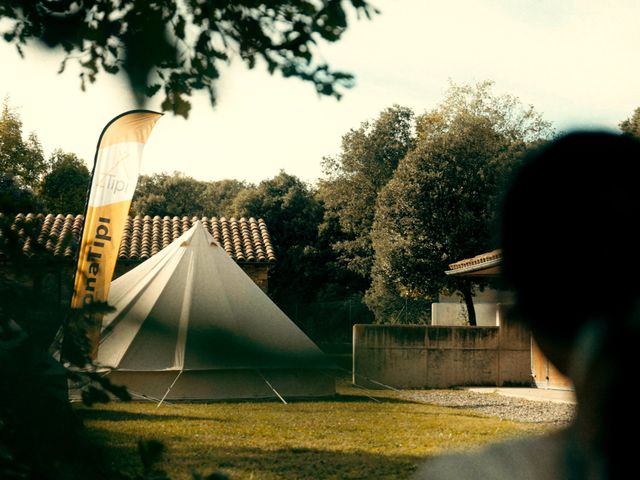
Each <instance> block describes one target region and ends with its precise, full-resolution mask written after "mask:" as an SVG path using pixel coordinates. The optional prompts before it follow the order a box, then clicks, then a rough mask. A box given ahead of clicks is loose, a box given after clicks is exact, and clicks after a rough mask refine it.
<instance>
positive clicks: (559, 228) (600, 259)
mask: <svg viewBox="0 0 640 480" xmlns="http://www.w3.org/2000/svg"><path fill="white" fill-rule="evenodd" d="M638 223H640V142H638V141H636V140H634V139H632V138H630V137H626V136H622V135H615V134H610V133H602V132H580V133H572V134H569V135H566V136H563V137H561V138H559V139H557V140H555V141H553V142H551V143H549V144H547V145H545V146H544V147H542V148H540V149H539V150H537V151H535V152H533V153H532V154H531V155H530V156H529V157H528V158H527V159H525V161H524V163H523V165H522V166H521V168H520V169H519V170H518V172H517V173H516V175H515V177H514V180H513V182H512V184H511V186H510V188H509V190H508V192H507V194H506V196H505V200H504V204H503V212H502V232H501V234H502V239H501V240H502V249H503V250H502V252H503V277H504V280H505V281H506V285H507V286H508V287H509V288H511V289H513V291H514V292H515V297H516V312H517V315H518V316H519V317H520V318H521V319H522V320H523V321H524V322H525V323H526V324H527V325H528V326H529V327H530V328H531V330H532V331H533V333H534V336H535V337H536V339H537V340H538V342H539V344H540V346H541V348H542V349H543V351H545V353H546V354H547V355H548V356H549V358H550V359H551V360H552V361H553V362H554V363H555V364H556V366H557V367H558V368H559V369H560V370H561V371H563V372H564V373H568V371H569V365H568V362H569V356H570V354H571V350H572V347H573V345H574V342H575V341H576V338H577V337H578V335H579V333H580V331H581V330H582V328H583V327H584V326H585V325H587V324H589V323H594V324H599V325H600V326H602V328H603V329H606V330H610V329H614V330H615V329H620V330H621V331H623V330H624V326H623V324H624V323H625V322H626V321H627V319H628V318H629V316H630V314H631V312H632V311H633V310H635V309H637V308H638V300H639V299H640V238H639V237H638V235H637V234H636V231H637V229H638Z"/></svg>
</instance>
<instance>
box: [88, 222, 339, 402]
mask: <svg viewBox="0 0 640 480" xmlns="http://www.w3.org/2000/svg"><path fill="white" fill-rule="evenodd" d="M108 303H109V304H110V305H112V306H113V307H115V311H114V312H111V313H109V314H107V315H106V316H105V318H104V321H103V327H102V335H101V340H100V347H99V350H98V357H97V363H98V364H99V365H101V366H104V367H109V368H111V371H110V373H109V376H110V378H111V380H112V381H113V382H115V383H120V384H124V385H126V386H127V387H128V388H129V391H130V392H131V393H132V394H133V395H141V396H145V397H148V398H152V399H163V398H165V397H166V398H167V399H174V400H175V399H181V400H216V399H233V398H265V397H273V396H275V395H276V392H277V394H279V395H282V396H283V397H285V398H287V397H317V396H324V395H333V394H334V393H335V380H334V379H333V377H332V376H331V375H328V374H327V372H326V369H327V368H331V366H332V365H331V363H330V362H329V361H328V359H327V358H326V356H325V355H324V354H323V353H322V352H321V351H320V350H319V349H318V347H317V346H316V345H315V344H314V343H313V342H312V341H311V340H310V339H309V338H308V337H307V336H306V335H305V334H304V333H303V332H302V331H301V330H300V329H299V328H298V327H297V326H296V325H295V324H294V323H293V322H292V321H291V320H290V319H289V318H287V316H286V315H285V314H284V313H283V312H282V311H281V310H280V309H279V308H278V307H277V306H276V305H275V304H274V303H273V302H272V301H271V299H269V297H267V295H265V294H264V292H263V291H262V290H260V288H259V287H258V286H257V285H255V283H254V282H253V281H252V280H251V279H250V278H249V277H248V276H247V275H246V274H245V273H244V272H243V271H242V269H241V268H240V267H239V266H238V265H237V264H236V263H235V262H234V261H233V260H232V259H231V258H230V257H229V256H228V255H227V253H226V252H225V250H224V249H223V248H221V247H220V246H219V245H218V244H217V243H216V242H215V241H214V240H213V237H212V236H211V235H210V234H209V232H207V230H206V229H205V228H204V227H203V226H202V224H201V223H200V222H196V223H195V224H194V225H193V227H192V228H191V229H190V230H189V231H187V232H186V233H184V234H183V235H182V236H181V237H180V238H178V239H176V240H175V241H174V242H173V243H172V244H171V245H169V246H167V247H166V248H165V249H163V250H161V251H160V252H159V253H157V254H156V255H154V256H153V257H151V258H149V259H148V260H147V261H145V262H144V263H142V264H140V265H139V266H138V267H136V268H134V269H133V270H131V271H130V272H128V273H126V274H125V275H123V276H121V277H120V278H118V279H116V280H114V281H113V282H112V284H111V291H110V294H109V300H108Z"/></svg>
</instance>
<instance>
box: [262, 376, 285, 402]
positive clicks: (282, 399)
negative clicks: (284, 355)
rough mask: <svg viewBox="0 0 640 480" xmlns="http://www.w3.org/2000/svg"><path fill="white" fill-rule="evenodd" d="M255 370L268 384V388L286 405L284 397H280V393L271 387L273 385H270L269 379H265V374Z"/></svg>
mask: <svg viewBox="0 0 640 480" xmlns="http://www.w3.org/2000/svg"><path fill="white" fill-rule="evenodd" d="M256 372H258V375H260V376H261V377H262V380H264V383H266V384H267V385H268V386H269V388H270V389H271V390H272V391H273V393H275V394H276V396H277V397H278V398H279V399H280V401H281V402H282V403H284V404H285V405H288V404H287V402H286V401H285V399H284V398H282V395H280V394H279V393H278V391H277V390H276V389H275V388H273V385H271V384H270V383H269V380H267V379H266V378H265V376H264V375H263V374H262V372H261V371H260V370H256Z"/></svg>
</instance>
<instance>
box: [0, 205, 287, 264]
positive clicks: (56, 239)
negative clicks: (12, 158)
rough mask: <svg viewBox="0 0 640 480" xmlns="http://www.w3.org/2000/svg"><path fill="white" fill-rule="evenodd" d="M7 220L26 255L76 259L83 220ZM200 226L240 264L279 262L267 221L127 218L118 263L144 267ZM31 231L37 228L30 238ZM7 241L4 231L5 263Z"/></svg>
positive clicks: (0, 243) (77, 217)
mask: <svg viewBox="0 0 640 480" xmlns="http://www.w3.org/2000/svg"><path fill="white" fill-rule="evenodd" d="M2 218H6V219H7V220H8V222H9V224H10V228H11V229H13V230H14V231H15V230H17V231H18V236H19V237H20V238H21V240H20V241H21V243H22V251H23V252H24V254H25V255H27V256H36V255H39V254H40V253H38V251H40V252H42V251H43V250H44V252H45V254H48V255H52V256H53V257H54V258H58V259H61V258H67V259H72V258H74V255H75V250H76V247H77V245H78V241H79V238H80V232H81V231H82V223H83V222H84V217H83V216H82V215H67V216H64V215H61V214H59V215H53V214H48V215H44V214H41V213H39V214H33V213H28V214H26V215H25V214H22V213H19V214H17V215H16V216H15V217H13V218H7V217H5V216H4V215H3V214H2V213H0V219H2ZM196 220H200V221H201V222H202V224H203V225H204V227H205V228H206V229H207V230H209V232H210V233H211V235H212V236H213V238H214V240H215V241H216V242H218V243H219V244H220V245H221V246H222V247H223V248H224V249H225V250H226V252H227V253H228V254H229V255H230V256H231V257H232V258H233V259H234V260H235V261H236V262H239V263H248V262H258V263H270V262H275V260H276V257H275V254H274V251H273V246H272V245H271V238H270V237H269V232H268V230H267V226H266V225H265V223H264V220H262V219H258V220H256V219H255V218H249V219H246V218H244V217H243V218H240V219H236V218H229V219H227V218H225V217H221V218H217V217H202V218H198V217H191V218H190V217H181V218H180V217H173V218H172V217H163V218H161V217H158V216H155V217H153V218H152V217H150V216H148V215H146V216H144V217H143V216H140V215H138V216H136V217H128V219H127V223H126V225H125V229H124V234H123V236H122V242H121V244H120V250H119V253H118V260H125V261H142V260H146V259H147V258H149V257H150V256H151V255H154V254H156V253H158V252H159V251H160V250H162V249H163V248H164V247H166V246H167V245H169V244H170V243H171V242H172V241H173V240H175V239H176V238H178V237H179V236H180V235H182V234H183V233H184V232H185V231H187V230H188V229H189V228H191V225H192V224H193V222H195V221H196ZM29 226H33V227H35V229H33V230H32V231H31V233H27V232H28V231H29V230H31V229H30V228H29ZM5 241H6V239H3V238H2V232H1V231H0V257H1V256H2V250H3V247H4V242H5Z"/></svg>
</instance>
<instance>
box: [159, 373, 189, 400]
mask: <svg viewBox="0 0 640 480" xmlns="http://www.w3.org/2000/svg"><path fill="white" fill-rule="evenodd" d="M182 372H183V371H182V370H180V371H179V372H178V375H176V378H175V379H174V380H173V383H172V384H171V385H169V388H167V393H165V394H164V397H162V399H161V400H160V402H159V403H158V405H156V408H159V407H160V405H162V402H164V399H165V398H167V395H169V392H170V391H171V389H172V388H173V386H174V385H175V384H176V382H177V381H178V379H179V378H180V375H182Z"/></svg>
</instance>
